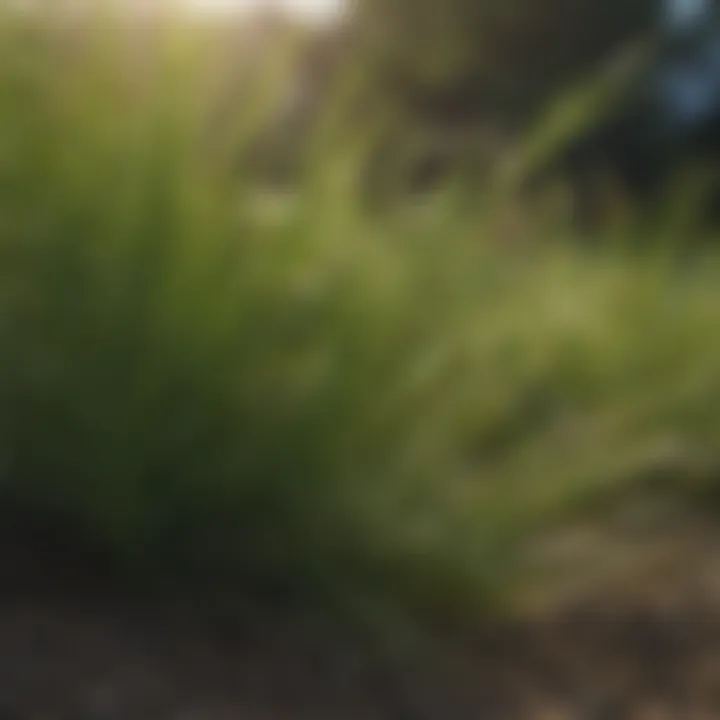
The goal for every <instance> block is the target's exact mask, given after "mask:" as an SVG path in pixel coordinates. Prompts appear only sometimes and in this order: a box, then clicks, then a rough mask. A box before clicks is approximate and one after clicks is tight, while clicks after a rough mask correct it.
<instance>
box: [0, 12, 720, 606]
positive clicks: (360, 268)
mask: <svg viewBox="0 0 720 720" xmlns="http://www.w3.org/2000/svg"><path fill="white" fill-rule="evenodd" d="M90 27H92V26H89V28H90ZM21 30H22V28H20V27H18V26H17V25H16V24H13V23H11V22H10V19H9V18H6V19H5V22H4V24H3V26H2V37H1V38H0V42H1V43H2V58H3V61H2V63H0V129H1V132H0V247H1V249H2V264H1V265H0V267H1V268H2V272H3V275H2V282H1V283H0V293H1V296H0V310H1V314H0V347H2V353H1V354H0V392H1V393H2V408H3V411H2V436H1V438H2V442H1V443H0V449H1V450H2V460H3V463H4V467H5V468H6V469H5V472H4V475H3V476H2V478H1V480H2V486H1V489H0V498H2V497H4V498H7V500H8V502H10V499H11V498H12V499H13V500H14V501H17V500H18V499H20V500H21V501H22V502H24V503H25V504H29V505H30V506H31V507H37V508H38V510H40V509H48V508H49V509H50V510H51V511H52V512H54V513H58V514H61V515H62V516H64V517H66V518H68V521H69V522H71V523H73V524H75V525H76V526H77V527H79V528H83V529H84V530H86V531H87V532H89V533H90V536H91V537H92V538H93V539H94V541H95V542H97V543H99V544H101V545H104V546H107V547H108V548H110V549H111V550H112V551H113V552H114V553H116V554H117V555H118V557H119V558H121V559H122V561H123V562H124V563H126V566H127V568H129V569H130V571H131V572H133V573H144V572H150V573H162V572H165V571H167V572H172V573H177V572H187V573H188V574H189V575H190V576H191V577H195V576H197V575H198V574H199V575H200V576H201V577H202V578H204V579H205V580H208V581H209V580H211V579H214V580H216V579H218V578H220V579H224V580H232V581H235V582H238V583H240V584H241V585H242V586H243V587H245V588H246V589H248V590H258V591H265V590H273V591H275V592H281V593H282V594H283V596H284V597H285V599H286V600H287V601H289V602H291V601H292V598H293V597H295V596H296V595H297V594H298V593H303V592H311V593H325V594H326V593H328V592H337V593H340V594H345V593H367V594H369V595H377V596H380V597H385V598H394V599H395V600H396V601H398V602H400V603H401V605H403V606H406V607H423V608H433V609H435V610H439V611H441V612H442V613H446V614H450V613H454V612H461V611H462V612H467V611H470V612H474V611H475V610H476V609H479V608H481V607H483V606H484V604H485V603H486V602H488V601H492V600H498V599H501V598H503V597H504V596H505V595H506V594H507V593H508V592H511V591H512V589H513V588H515V587H516V583H517V581H518V580H521V578H518V577H517V575H516V569H517V568H518V567H519V565H518V563H519V561H520V560H521V559H522V557H523V552H524V549H525V548H526V547H527V545H528V543H531V542H532V538H533V537H534V534H535V533H536V532H538V531H539V530H542V529H543V528H544V527H549V526H551V525H554V524H556V523H559V522H562V520H563V519H564V518H566V517H568V516H572V515H575V514H577V513H579V512H586V511H589V510H592V509H593V508H595V507H599V506H600V505H599V503H607V502H615V501H621V500H622V498H623V495H624V493H626V492H627V491H628V490H630V489H631V488H633V487H634V486H636V485H637V484H638V483H646V482H647V481H648V477H649V476H650V475H652V474H653V473H655V472H656V471H658V470H663V469H664V468H668V467H670V468H672V472H671V477H670V486H669V487H670V489H671V490H672V491H673V492H675V491H676V492H677V493H678V495H679V497H682V498H687V497H691V496H692V495H693V494H694V493H696V492H703V493H704V492H705V491H706V490H712V489H713V486H714V481H715V471H716V469H717V463H718V457H717V452H716V448H717V447H718V441H719V440H720V373H718V367H720V334H718V332H717V329H718V327H720V289H719V288H718V284H717V269H718V268H720V265H719V263H720V256H718V254H717V253H716V252H715V251H714V250H713V251H710V250H708V251H705V252H704V254H703V256H702V258H700V259H699V260H698V263H697V267H695V266H693V267H688V266H682V267H681V266H680V265H679V264H678V263H676V262H675V260H674V258H673V255H672V253H669V252H664V253H661V252H657V253H652V252H650V253H646V254H645V255H644V256H642V257H641V256H639V255H638V254H635V255H633V254H632V253H630V252H627V251H625V250H623V249H622V248H621V247H615V248H611V249H608V250H599V251H596V252H594V253H587V252H584V251H583V250H582V249H581V248H580V247H578V246H577V245H574V244H573V242H572V238H562V237H558V236H557V235H556V231H555V230H554V229H553V230H552V231H550V230H549V229H547V228H544V227H540V226H538V227H532V226H531V225H527V226H526V227H525V228H524V233H525V235H526V236H527V238H528V239H529V240H528V242H525V243H524V244H522V245H520V246H518V247H514V246H513V247H510V246H507V245H506V244H503V243H499V242H496V240H497V237H496V236H495V235H494V233H495V232H496V230H494V228H495V227H496V225H494V218H492V217H490V216H483V215H481V214H480V212H479V211H475V212H470V213H467V212H465V213H464V214H461V213H460V211H459V210H457V209H456V208H454V206H453V205H452V202H450V201H448V202H445V200H444V199H443V198H440V199H439V200H438V202H437V203H436V204H435V205H432V204H431V205H429V206H428V207H426V208H424V210H423V212H422V213H421V214H415V215H414V214H409V215H393V216H389V215H388V216H386V217H381V218H378V217H370V216H367V215H364V214H363V213H362V212H361V210H360V209H359V207H358V204H357V202H356V198H355V196H354V194H353V193H354V190H353V187H354V186H353V184H352V182H351V173H350V175H348V173H349V172H350V171H349V170H348V168H349V167H351V166H352V162H351V161H352V160H353V158H354V152H355V149H354V148H349V150H348V153H347V155H343V154H342V153H340V152H337V151H334V152H332V153H327V154H326V155H325V156H322V153H321V154H320V156H319V159H318V160H317V162H316V164H315V165H314V166H313V168H312V172H310V173H309V174H308V179H307V182H306V183H305V184H301V185H300V187H299V188H298V191H297V192H298V196H297V198H296V200H295V202H294V204H293V205H292V207H291V208H290V209H289V210H288V211H287V212H286V213H283V214H282V215H278V217H276V218H275V219H274V221H273V222H268V220H267V218H263V217H261V216H259V215H257V213H255V212H254V209H255V202H256V196H255V194H254V193H253V192H252V188H251V187H250V184H249V182H248V181H247V179H243V178H240V180H238V178H237V177H236V176H233V175H232V174H230V173H228V172H227V167H228V164H227V163H226V162H225V160H226V159H225V158H220V159H218V157H217V155H216V154H215V153H213V152H209V151H207V149H206V148H207V145H206V143H207V134H206V129H207V120H208V117H210V116H211V115H212V108H210V107H207V102H208V100H207V93H206V92H203V89H206V85H205V80H204V78H203V70H202V68H203V65H202V62H201V58H198V57H197V55H196V54H195V50H194V49H193V41H192V34H191V33H189V32H188V28H186V27H180V28H177V27H175V29H174V31H172V32H170V31H169V30H168V31H167V32H164V33H161V34H160V35H159V36H158V37H156V38H155V39H154V41H153V42H154V43H155V44H152V45H150V46H148V47H146V48H144V50H143V52H145V51H149V50H152V52H148V54H147V57H143V60H142V61H140V60H139V58H138V53H139V49H138V48H137V47H134V48H130V49H128V47H127V46H126V44H125V42H126V40H127V37H126V36H125V35H123V34H121V33H119V31H118V29H117V28H116V27H115V26H114V25H113V24H112V23H106V24H105V25H103V26H102V28H101V27H99V26H98V27H96V28H95V29H94V30H91V31H90V34H89V35H86V36H84V37H85V39H86V41H87V42H86V43H85V44H84V45H83V46H82V48H80V47H79V46H78V45H73V48H74V53H70V52H69V51H68V49H67V47H65V46H63V45H62V44H61V43H57V42H51V39H52V37H55V36H51V37H47V36H43V35H42V33H40V34H39V35H37V43H36V44H35V45H34V46H31V45H28V44H27V42H26V41H27V38H26V37H23V38H22V42H20V38H21V35H20V32H21ZM87 31H88V29H87V28H86V32H87ZM27 32H31V33H32V32H35V31H33V30H32V28H31V29H30V30H28V31H27ZM30 47H32V49H31V50H30V49H28V48H30ZM238 122H239V123H240V122H241V119H239V120H238ZM213 139H214V140H217V139H218V138H213ZM228 142H231V141H230V140H228ZM321 156H322V157H321ZM323 157H324V159H323ZM348 158H349V159H348ZM346 160H347V161H348V162H347V163H346V162H345V161H346ZM700 260H701V262H700ZM659 491H660V490H658V492H659ZM662 491H663V492H665V491H667V488H664V489H662ZM703 497H705V495H703Z"/></svg>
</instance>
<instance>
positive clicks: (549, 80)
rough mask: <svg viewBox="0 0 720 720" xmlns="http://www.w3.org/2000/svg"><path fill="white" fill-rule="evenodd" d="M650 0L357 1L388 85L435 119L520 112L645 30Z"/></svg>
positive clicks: (652, 12)
mask: <svg viewBox="0 0 720 720" xmlns="http://www.w3.org/2000/svg"><path fill="white" fill-rule="evenodd" d="M658 14H659V8H658V3H657V1H656V0H609V1H607V2H597V1H596V0H510V1H508V0H505V1H503V2H501V1H499V0H443V1H439V0H360V2H359V3H357V12H356V18H355V22H357V23H358V25H359V27H360V28H361V31H362V32H364V33H365V37H366V39H367V42H368V47H371V48H372V51H373V53H374V54H375V61H376V62H377V63H378V65H379V67H381V68H382V72H384V73H386V75H387V78H388V82H389V84H390V85H391V87H392V89H393V90H394V91H397V92H399V93H401V94H405V95H406V96H407V97H408V98H409V100H410V102H411V103H412V104H413V105H416V106H418V108H419V109H421V110H422V111H424V112H429V113H433V114H435V115H437V116H439V117H443V116H445V117H447V116H450V117H453V116H454V117H462V116H463V115H473V114H474V115H486V116H489V117H494V116H496V115H498V114H499V115H500V116H504V117H505V120H508V119H515V118H518V117H523V116H526V115H527V113H532V112H534V111H536V110H537V108H538V104H539V103H540V104H542V103H543V102H545V101H547V99H548V98H549V97H553V96H554V95H557V93H559V92H560V91H561V90H562V89H563V88H564V87H565V86H567V85H568V84H569V83H575V82H577V81H579V80H580V79H582V78H583V76H584V75H586V74H587V73H589V72H592V71H594V70H596V69H597V65H598V63H600V62H602V61H604V60H607V58H608V57H610V56H611V55H612V54H613V53H615V52H617V51H618V50H621V49H622V48H623V46H625V45H627V44H628V43H629V42H632V41H635V40H637V39H638V38H639V37H640V36H642V35H644V34H646V33H648V32H650V31H651V30H652V29H653V28H654V27H655V25H656V22H657V19H658Z"/></svg>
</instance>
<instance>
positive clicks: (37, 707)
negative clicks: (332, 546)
mask: <svg viewBox="0 0 720 720" xmlns="http://www.w3.org/2000/svg"><path fill="white" fill-rule="evenodd" d="M4 550H5V551H4V552H3V553H2V556H3V557H2V559H1V561H0V720H471V719H473V720H474V719H479V720H484V719H485V718H487V719H488V720H492V719H494V718H497V719H498V720H514V719H515V718H518V719H524V718H528V719H537V720H603V719H607V720H624V719H627V720H662V719H670V718H674V719H677V720H706V719H707V720H710V719H711V718H720V612H718V613H717V614H715V613H714V612H713V611H712V604H708V603H707V602H706V603H705V604H704V605H703V608H702V610H701V609H700V606H695V609H693V606H692V603H691V602H690V601H689V600H687V601H683V602H678V603H675V604H673V605H671V606H668V605H661V606H653V605H652V604H650V603H645V604H643V603H642V602H633V603H610V602H609V601H608V602H605V601H603V599H602V597H600V596H598V595H597V594H596V595H595V600H594V602H590V601H586V600H583V601H582V602H580V603H575V604H574V605H567V606H565V607H563V608H562V609H561V610H560V611H557V612H554V613H551V612H549V611H547V610H545V611H543V612H541V613H538V614H536V615H535V616H534V618H533V619H531V617H530V615H527V616H526V617H525V619H523V620H519V619H514V620H505V621H503V622H494V623H486V624H485V625H484V626H479V627H476V628H475V629H474V630H473V631H472V632H469V631H463V632H458V631H454V632H453V631H447V630H446V631H445V632H439V631H435V632H434V633H430V632H428V633H427V634H425V635H424V636H423V637H422V640H421V641H420V642H418V643H417V644H415V645H412V646H410V645H408V646H406V647H405V649H404V650H402V651H401V650H399V649H398V647H399V646H398V644H397V643H396V642H395V640H394V639H391V637H390V635H383V634H382V633H379V634H378V633H375V634H374V635H373V636H372V637H370V634H369V633H362V632H360V631H359V630H358V629H357V628H355V629H354V631H353V632H351V631H350V629H349V628H348V627H346V626H343V624H342V623H337V622H336V623H333V622H332V621H331V619H330V618H328V617H325V618H323V617H317V616H316V617H303V618H300V617H298V616H297V615H296V616H294V617H293V618H290V617H289V615H288V614H287V613H280V612H271V611H270V610H267V609H265V610H262V611H261V610H259V609H258V608H257V606H255V607H251V606H250V605H248V607H247V609H246V610H245V611H244V612H238V613H237V614H236V616H235V618H234V620H233V621H232V622H230V621H228V619H227V618H225V619H221V617H220V616H217V615H216V616H214V617H210V616H209V615H208V613H206V612H199V611H197V610H195V611H193V610H192V609H191V607H190V605H189V604H188V603H180V602H178V601H175V600H169V599H167V598H165V599H159V600H158V599H156V600H154V601H152V602H151V601H150V600H149V599H147V598H145V600H144V601H143V602H142V603H141V602H139V601H138V600H137V596H135V597H134V598H133V597H130V596H129V595H127V594H123V593H121V592H120V591H119V590H118V589H117V588H115V589H114V590H113V589H111V588H110V587H109V586H108V585H107V584H105V585H104V589H103V590H102V591H101V590H100V587H101V583H100V582H99V580H98V581H97V582H95V581H93V578H92V576H91V575H90V574H85V575H83V574H82V572H79V571H78V568H77V567H76V568H75V569H74V572H71V569H72V568H70V567H69V566H63V562H65V561H63V560H61V559H58V558H57V557H55V558H54V559H53V560H52V562H50V561H49V559H48V558H47V557H45V558H42V559H39V558H38V557H37V556H34V555H32V554H28V553H25V554H22V553H21V552H20V549H19V548H12V550H11V551H10V550H8V546H7V545H6V546H5V549H4ZM638 577H639V576H638ZM70 580H71V581H70ZM639 582H640V583H641V584H642V583H644V582H645V581H644V580H639ZM654 593H655V590H653V597H654V596H655V594H654ZM611 607H612V608H614V609H613V610H611V609H610V608H611ZM718 607H720V605H719V606H718ZM410 648H412V649H410Z"/></svg>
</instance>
